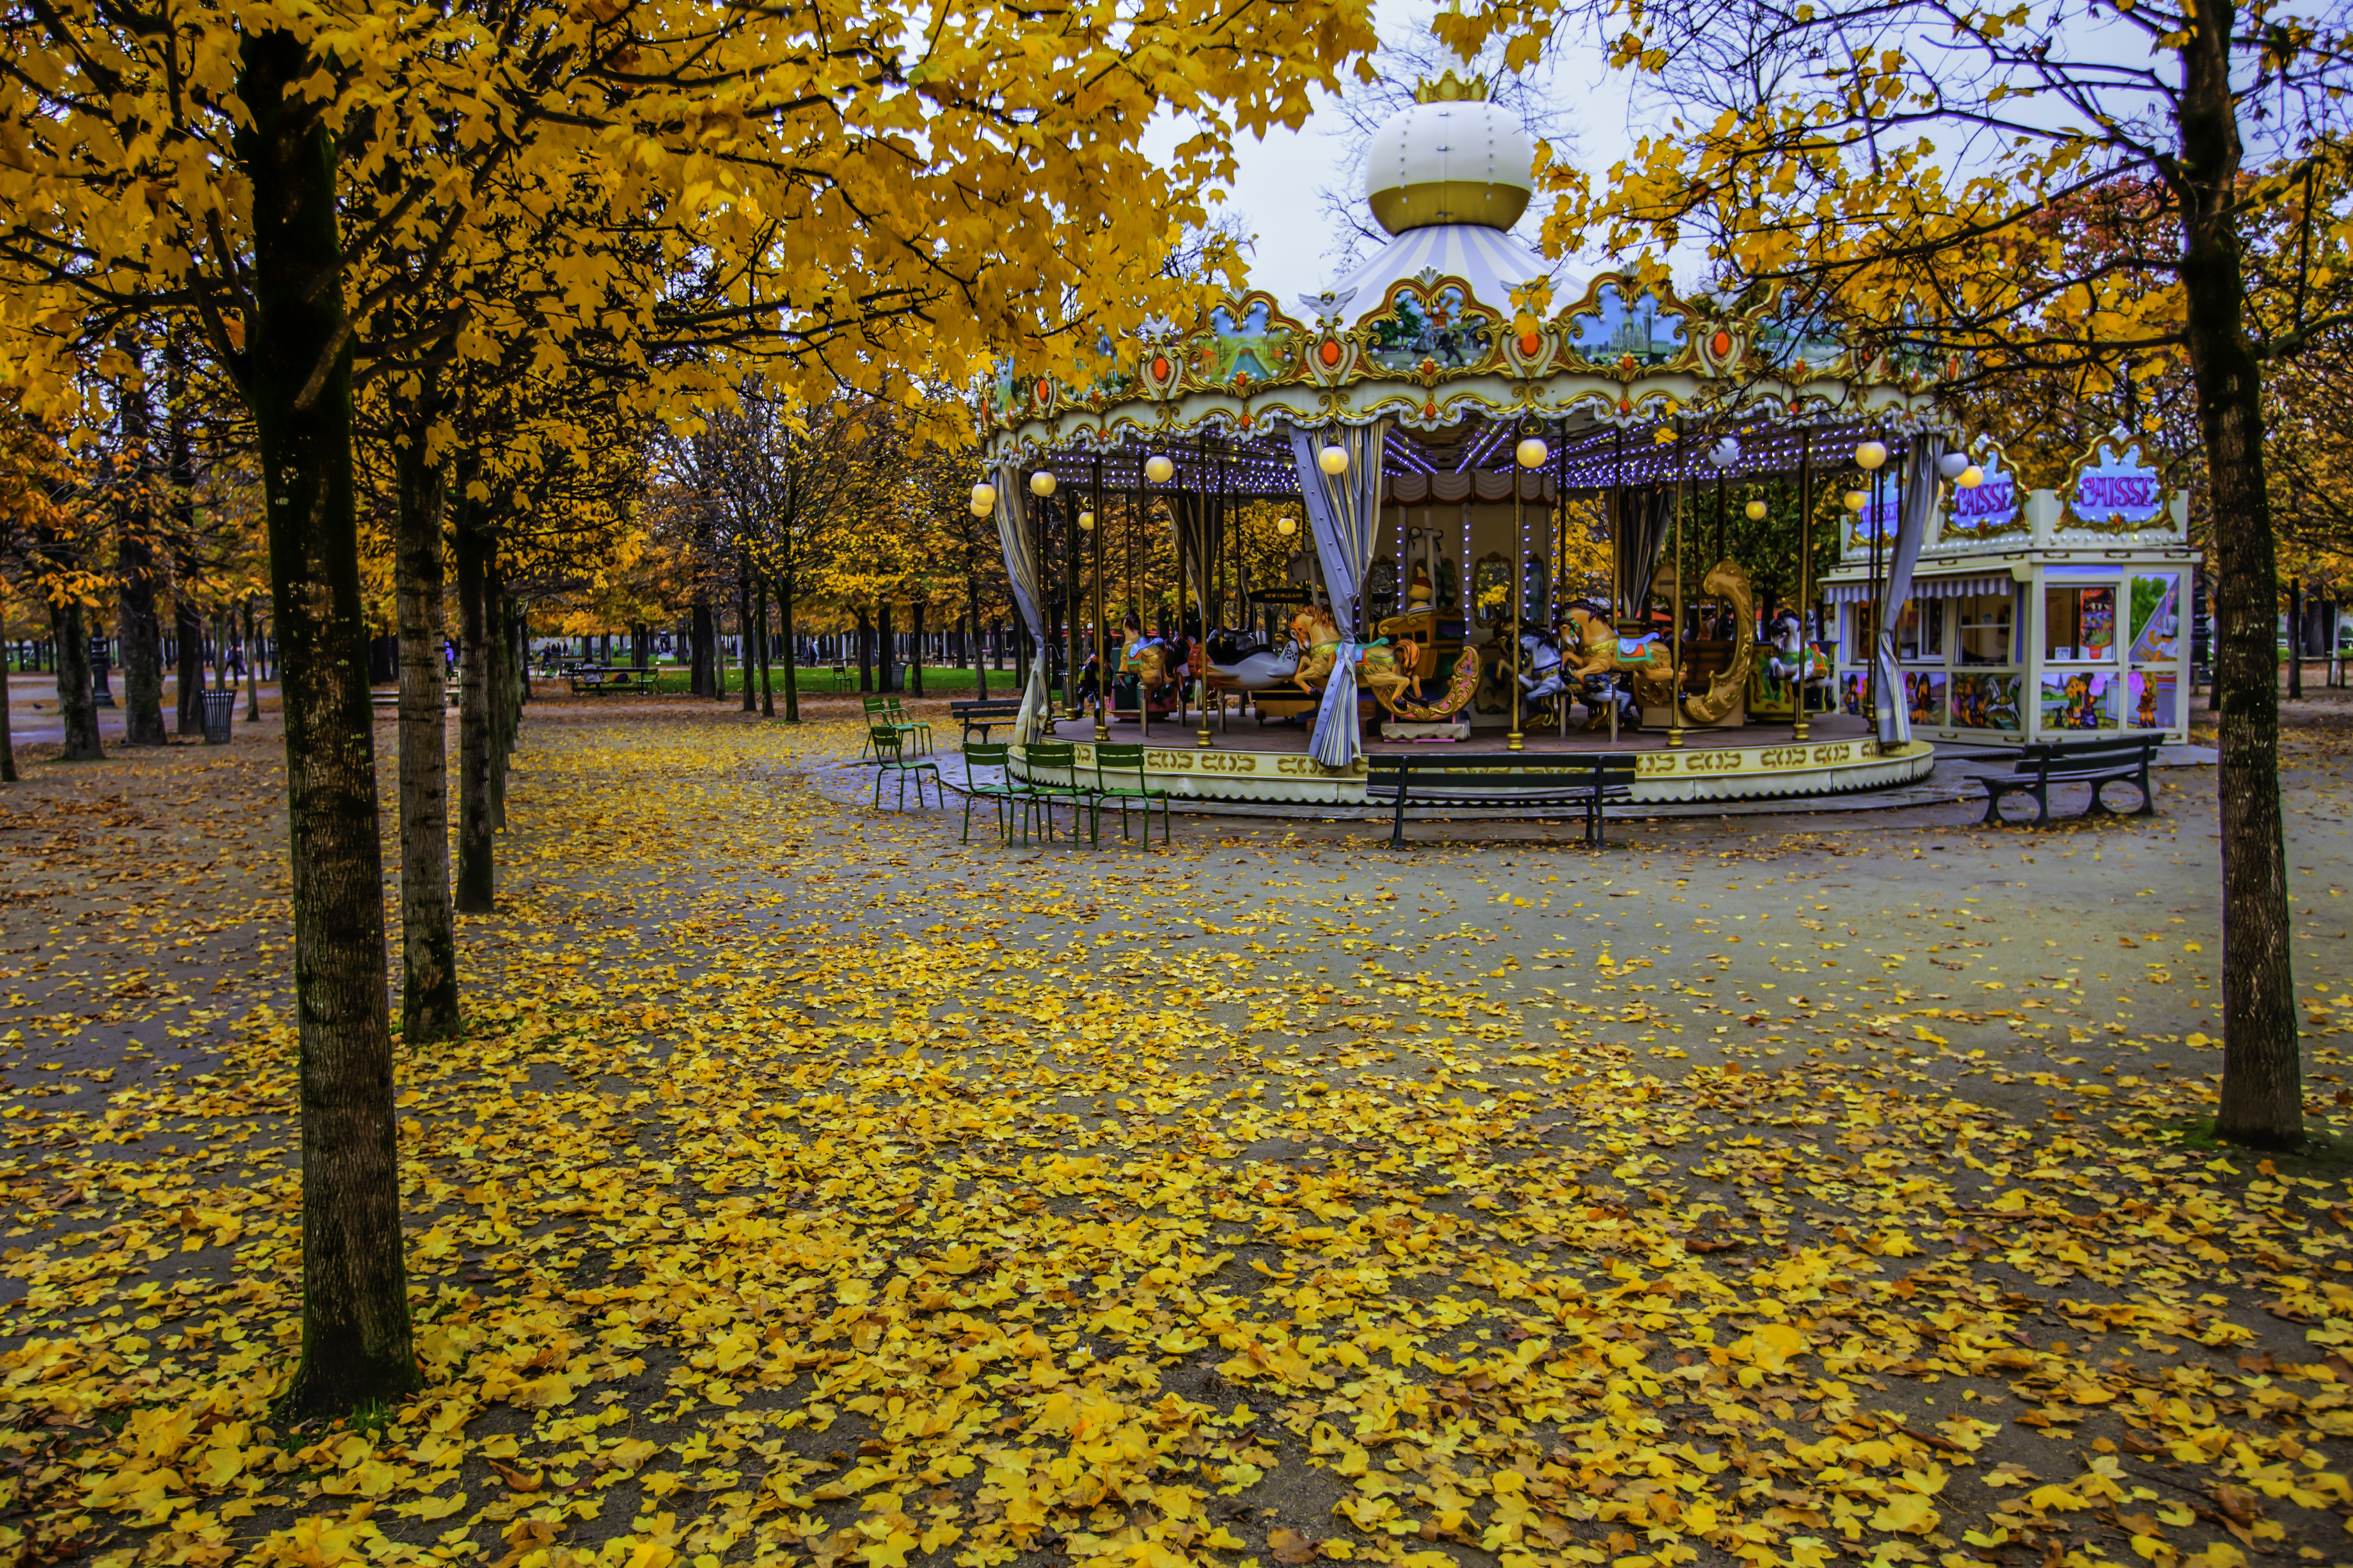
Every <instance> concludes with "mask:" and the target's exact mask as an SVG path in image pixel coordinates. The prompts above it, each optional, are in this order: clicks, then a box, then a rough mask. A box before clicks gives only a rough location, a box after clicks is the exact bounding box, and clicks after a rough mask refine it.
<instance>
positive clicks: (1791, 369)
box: [1757, 315, 1846, 381]
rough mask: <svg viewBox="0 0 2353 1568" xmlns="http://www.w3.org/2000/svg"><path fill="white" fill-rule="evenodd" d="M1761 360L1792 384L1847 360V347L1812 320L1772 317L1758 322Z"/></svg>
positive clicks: (1758, 345) (1758, 347) (1801, 317)
mask: <svg viewBox="0 0 2353 1568" xmlns="http://www.w3.org/2000/svg"><path fill="white" fill-rule="evenodd" d="M1757 357H1758V358H1759V359H1761V360H1763V361H1764V362H1765V363H1766V364H1767V365H1769V366H1771V367H1772V368H1773V369H1774V370H1776V371H1778V372H1779V373H1780V374H1782V375H1784V376H1786V377H1787V378H1788V379H1789V380H1792V381H1802V380H1804V379H1805V378H1806V377H1807V376H1810V375H1819V374H1821V373H1822V372H1823V371H1826V370H1828V369H1829V368H1830V367H1831V366H1832V365H1834V364H1836V363H1838V362H1839V361H1840V360H1841V359H1844V358H1845V357H1846V345H1845V344H1844V343H1842V342H1839V341H1838V339H1837V337H1836V336H1834V335H1833V334H1832V333H1831V331H1830V330H1829V329H1828V328H1826V327H1824V326H1822V325H1821V323H1820V322H1819V321H1813V320H1811V319H1810V318H1809V317H1805V316H1800V315H1792V316H1786V317H1771V316H1768V317H1767V318H1766V319H1765V320H1763V321H1758V322H1757Z"/></svg>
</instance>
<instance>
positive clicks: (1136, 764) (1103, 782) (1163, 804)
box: [1088, 742, 1170, 845]
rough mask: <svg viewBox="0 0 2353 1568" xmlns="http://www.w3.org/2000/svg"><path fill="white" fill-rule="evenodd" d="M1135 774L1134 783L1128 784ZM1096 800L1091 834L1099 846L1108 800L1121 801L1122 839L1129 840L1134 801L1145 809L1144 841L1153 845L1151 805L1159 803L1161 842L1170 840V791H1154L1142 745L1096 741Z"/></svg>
mask: <svg viewBox="0 0 2353 1568" xmlns="http://www.w3.org/2000/svg"><path fill="white" fill-rule="evenodd" d="M1130 775H1133V776H1134V780H1135V782H1134V784H1129V783H1127V782H1126V780H1127V778H1128V777H1129V776H1130ZM1093 793H1094V799H1093V800H1092V803H1090V806H1089V822H1088V833H1089V836H1090V837H1092V839H1093V841H1094V842H1095V843H1096V844H1097V845H1101V844H1102V843H1103V803H1104V802H1106V801H1114V800H1115V801H1117V802H1119V836H1120V837H1121V838H1123V839H1124V838H1125V837H1127V803H1128V802H1129V801H1135V802H1137V803H1138V804H1139V805H1142V806H1143V808H1144V841H1145V843H1146V844H1150V843H1151V842H1152V803H1153V802H1154V801H1155V800H1156V801H1158V802H1159V803H1160V842H1161V843H1163V844H1166V843H1168V842H1169V841H1170V835H1169V826H1168V824H1169V814H1168V792H1167V791H1166V790H1165V789H1155V788H1153V787H1152V785H1151V784H1149V783H1148V782H1147V781H1146V777H1145V771H1144V748H1143V747H1142V746H1113V745H1105V744H1103V743H1102V742H1097V743H1096V746H1095V787H1094V792H1093Z"/></svg>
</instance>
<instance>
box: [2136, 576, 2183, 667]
mask: <svg viewBox="0 0 2353 1568" xmlns="http://www.w3.org/2000/svg"><path fill="white" fill-rule="evenodd" d="M2131 586H2132V626H2133V633H2132V657H2133V662H2134V663H2136V664H2169V663H2171V662H2172V661H2173V660H2175V659H2178V658H2180V657H2181V574H2179V573H2178V572H2142V573H2137V574H2134V576H2133V578H2132V584H2131Z"/></svg>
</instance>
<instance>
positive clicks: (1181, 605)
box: [1168, 480, 1185, 724]
mask: <svg viewBox="0 0 2353 1568" xmlns="http://www.w3.org/2000/svg"><path fill="white" fill-rule="evenodd" d="M1168 526H1169V527H1170V528H1171V529H1172V530H1174V531H1176V626H1174V627H1173V628H1171V629H1172V630H1174V631H1175V632H1176V643H1175V644H1174V647H1175V648H1176V651H1177V652H1179V653H1181V652H1183V651H1185V486H1184V483H1183V481H1182V480H1179V481H1178V483H1177V486H1176V494H1175V495H1174V496H1172V497H1170V498H1169V502H1168ZM1184 721H1185V683H1184V682H1183V681H1182V680H1179V681H1178V682H1177V683H1176V722H1178V723H1179V724H1182V723H1183V722H1184Z"/></svg>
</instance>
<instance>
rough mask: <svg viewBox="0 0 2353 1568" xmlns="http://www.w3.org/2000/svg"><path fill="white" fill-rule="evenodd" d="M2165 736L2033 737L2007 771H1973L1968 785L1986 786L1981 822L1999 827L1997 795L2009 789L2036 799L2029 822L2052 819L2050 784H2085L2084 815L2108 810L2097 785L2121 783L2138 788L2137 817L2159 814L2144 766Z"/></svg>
mask: <svg viewBox="0 0 2353 1568" xmlns="http://www.w3.org/2000/svg"><path fill="white" fill-rule="evenodd" d="M2161 744H2163V738H2162V737H2160V736H2157V735H2119V736H2117V737H2116V739H2115V740H2112V741H2037V742H2032V743H2031V744H2029V745H2026V746H2022V747H2021V748H2020V749H2019V752H2018V757H2017V760H2016V761H2014V762H2012V763H2010V772H2008V773H1972V774H1970V775H1969V777H1970V780H1971V782H1972V783H1975V784H1983V785H1984V786H1985V792H1986V814H1985V820H1986V822H1988V823H1990V824H1992V825H1994V826H2001V825H2002V821H2003V818H2002V815H2001V797H2002V796H2003V795H2009V794H2010V793H2011V792H2013V791H2023V792H2025V793H2026V794H2027V795H2031V796H2032V797H2033V799H2034V805H2035V813H2034V821H2033V824H2032V826H2036V827H2040V826H2042V825H2043V824H2044V823H2046V822H2048V821H2050V820H2051V786H2052V784H2090V785H2091V786H2092V799H2091V802H2090V804H2088V805H2085V806H2084V816H2093V815H2094V814H2095V813H2105V812H2106V811H2107V810H2108V809H2109V808H2108V806H2107V805H2105V803H2104V802H2103V801H2102V800H2101V799H2100V791H2101V789H2102V788H2103V787H2104V786H2105V785H2107V784H2115V783H2116V782H2118V781H2122V782H2124V783H2126V784H2132V785H2133V786H2134V787H2136V788H2137V789H2138V790H2139V791H2140V809H2139V810H2138V811H2136V812H2133V813H2132V814H2131V815H2132V816H2156V815H2157V792H2156V790H2155V789H2154V788H2153V787H2152V786H2151V785H2150V784H2149V782H2148V764H2149V761H2150V759H2152V758H2153V757H2155V756H2156V755H2157V748H2158V746H2159V745H2161Z"/></svg>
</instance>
